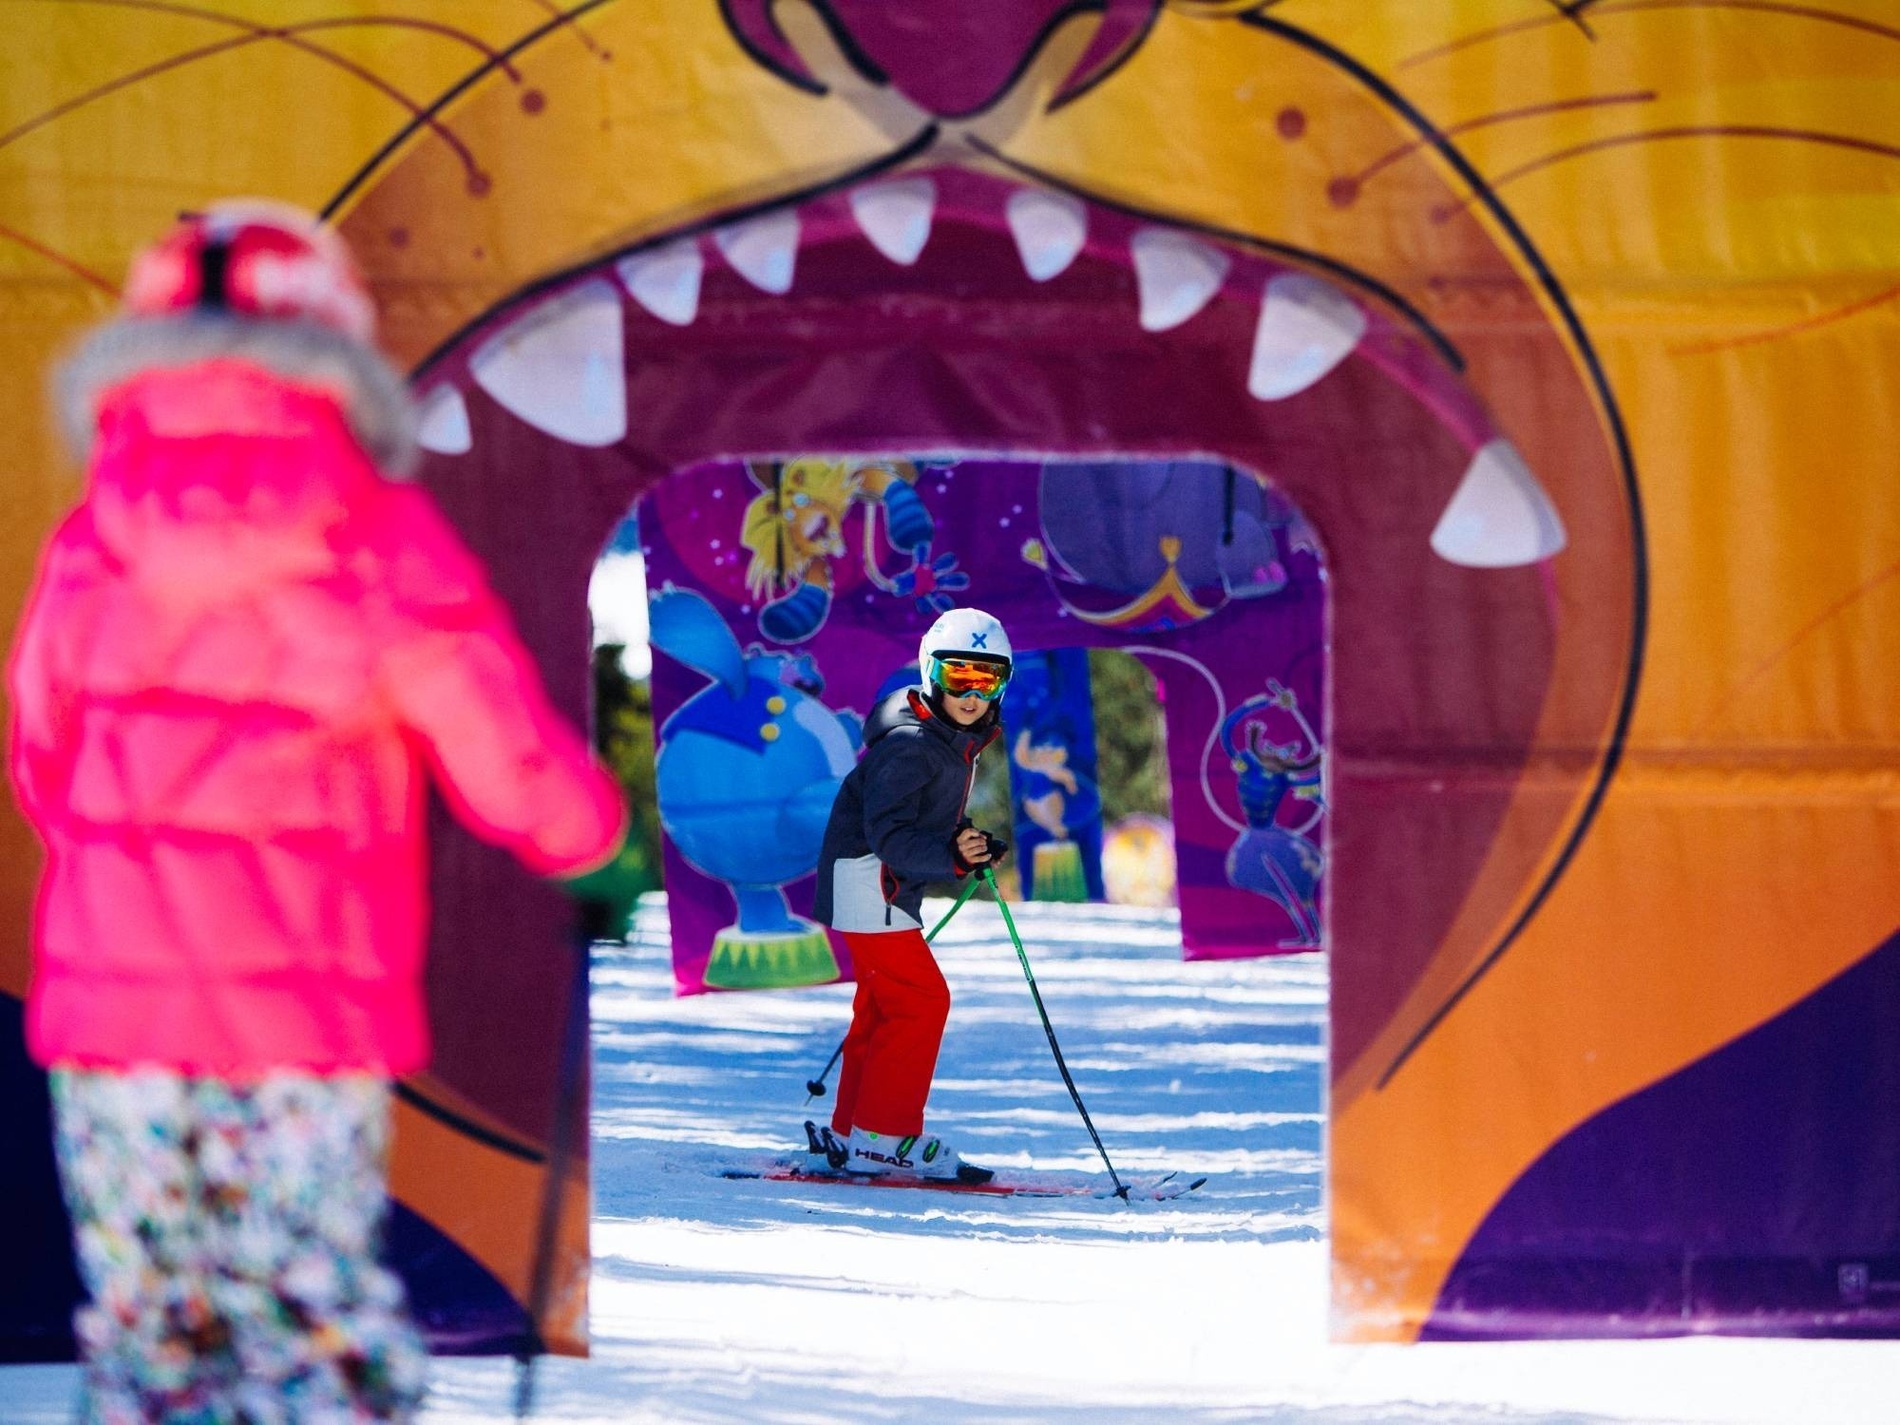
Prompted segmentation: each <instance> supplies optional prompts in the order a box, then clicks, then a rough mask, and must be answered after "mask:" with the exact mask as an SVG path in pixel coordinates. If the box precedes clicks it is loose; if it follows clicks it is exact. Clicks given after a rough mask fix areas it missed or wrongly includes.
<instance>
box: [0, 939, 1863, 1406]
mask: <svg viewBox="0 0 1900 1425" xmlns="http://www.w3.org/2000/svg"><path fill="white" fill-rule="evenodd" d="M945 905H946V906H947V903H945ZM938 913H939V914H940V913H941V908H940V909H939V911H938ZM1018 915H1019V921H1020V923H1021V926H1022V929H1023V932H1024V937H1025V940H1026V942H1027V944H1028V947H1029V954H1030V959H1031V963H1032V964H1033V965H1034V967H1035V970H1036V978H1037V982H1038V983H1039V985H1040V986H1041V988H1042V991H1043V998H1044V1000H1045V1001H1046V1003H1047V1006H1048V1009H1049V1014H1050V1017H1051V1019H1052V1020H1053V1021H1054V1023H1055V1026H1056V1031H1057V1034H1058V1036H1059V1038H1060V1040H1061V1043H1062V1047H1063V1052H1064V1054H1065V1055H1066V1056H1067V1058H1068V1060H1069V1064H1070V1068H1071V1071H1072V1072H1073V1073H1074V1075H1075V1078H1076V1082H1077V1086H1078V1087H1079V1088H1080V1090H1081V1092H1082V1094H1083V1096H1084V1100H1085V1102H1086V1103H1087V1104H1088V1107H1089V1111H1090V1113H1091V1115H1092V1116H1093V1117H1094V1119H1095V1122H1096V1126H1097V1128H1098V1129H1099V1130H1100V1132H1101V1134H1102V1137H1103V1140H1104V1142H1105V1143H1106V1144H1107V1146H1108V1149H1109V1153H1110V1155H1111V1157H1112V1158H1113V1159H1114V1162H1115V1165H1116V1168H1117V1170H1118V1171H1120V1173H1121V1174H1122V1176H1123V1178H1124V1179H1131V1180H1134V1179H1143V1178H1150V1177H1153V1176H1157V1175H1159V1174H1160V1173H1163V1172H1167V1171H1175V1172H1178V1173H1181V1174H1184V1175H1187V1176H1190V1177H1194V1176H1200V1175H1202V1174H1206V1175H1208V1182H1207V1184H1206V1186H1205V1187H1203V1188H1202V1189H1201V1190H1200V1191H1199V1192H1196V1193H1193V1194H1191V1195H1190V1196H1187V1197H1184V1198H1179V1199H1175V1200H1173V1201H1169V1202H1154V1201H1145V1202H1135V1203H1132V1204H1127V1205H1124V1204H1122V1203H1120V1202H1116V1201H1114V1200H1112V1199H1097V1198H1092V1197H1086V1196H1085V1197H1079V1198H1060V1199H1048V1198H1017V1199H1005V1198H996V1197H978V1196H972V1197H956V1196H951V1195H948V1194H928V1195H927V1194H923V1193H905V1192H889V1191H876V1190H871V1189H855V1188H851V1187H848V1186H834V1185H826V1184H803V1183H786V1182H769V1181H757V1180H728V1179H723V1178H721V1177H719V1176H718V1174H719V1171H720V1170H721V1169H723V1168H729V1167H748V1166H759V1165H761V1164H763V1163H764V1162H766V1161H768V1160H769V1159H771V1158H772V1157H773V1156H775V1155H776V1154H780V1153H783V1152H785V1151H787V1150H789V1149H790V1148H792V1147H793V1145H794V1144H797V1143H799V1142H801V1141H802V1132H801V1129H800V1124H801V1122H802V1120H803V1119H804V1118H805V1117H807V1116H819V1115H822V1114H824V1113H826V1112H828V1110H829V1105H830V1100H829V1098H826V1099H821V1100H819V1101H818V1102H816V1103H814V1104H812V1105H811V1106H810V1107H809V1108H806V1107H805V1106H804V1099H805V1092H804V1087H803V1086H804V1082H805V1080H806V1079H807V1078H809V1077H811V1076H812V1075H813V1074H815V1073H817V1072H818V1070H819V1069H820V1068H821V1067H822V1066H823V1065H824V1063H825V1060H826V1059H827V1057H828V1056H829V1055H830V1053H831V1051H832V1049H833V1048H834V1047H835V1046H836V1044H837V1042H838V1039H839V1037H840V1036H841V1035H842V1033H843V1030H844V1026H845V1022H846V1020H847V1017H848V1014H849V1005H850V995H851V989H850V987H849V986H844V985H839V986H826V987H823V988H820V989H815V990H799V991H786V992H776V993H754V994H733V995H701V996H697V997H694V998H690V999H676V998H674V997H673V995H672V974H671V968H670V964H669V962H668V955H667V946H666V924H665V916H664V911H663V908H662V907H661V906H660V905H659V904H658V903H649V904H648V905H647V906H645V907H643V909H642V913H641V915H640V918H639V922H638V927H637V934H636V937H635V939H634V941H633V943H632V944H630V945H628V946H626V947H624V948H622V947H608V946H603V947H600V948H599V950H598V952H597V955H598V958H597V961H596V968H595V973H594V1015H595V1035H594V1041H595V1079H594V1166H593V1171H594V1187H595V1221H594V1232H593V1250H594V1261H595V1266H594V1273H593V1282H592V1330H593V1341H594V1355H593V1358H592V1359H590V1360H586V1361H575V1360H548V1361H543V1362H542V1363H541V1365H540V1367H539V1369H538V1374H537V1410H536V1417H537V1418H539V1419H544V1420H549V1421H562V1422H595V1421H598V1422H607V1421H614V1422H624V1421H667V1422H718V1421H763V1422H772V1425H806V1422H836V1421H899V1420H914V1419H929V1420H933V1421H985V1422H1035V1421H1047V1422H1055V1425H1081V1423H1082V1422H1084V1421H1088V1422H1095V1421H1136V1420H1150V1419H1153V1418H1155V1417H1157V1416H1165V1418H1167V1419H1169V1420H1170V1421H1173V1422H1177V1423H1178V1425H1225V1422H1242V1421H1245V1422H1264V1423H1265V1425H1465V1422H1472V1423H1473V1425H1475V1422H1489V1425H1520V1422H1540V1425H1593V1422H1607V1421H1632V1422H1634V1421H1640V1422H1652V1423H1653V1425H1664V1422H1723V1425H1753V1422H1760V1423H1761V1425H1816V1423H1817V1422H1826V1425H1854V1422H1862V1421H1865V1422H1875V1421H1881V1422H1886V1421H1891V1420H1894V1419H1896V1418H1900V1407H1896V1405H1895V1404H1894V1396H1895V1394H1896V1392H1900V1343H1886V1342H1848V1341H1749V1340H1735V1339H1718V1338H1689V1339H1681V1340H1667V1341H1649V1342H1557V1343H1548V1342H1520V1343H1500V1344H1483V1345H1435V1346H1423V1347H1399V1346H1335V1345H1331V1344H1329V1343H1328V1342H1327V1341H1326V1339H1325V1330H1326V1312H1327V1296H1326V1246H1325V1211H1324V1203H1323V1181H1324V1160H1323V1141H1324V1131H1325V1125H1324V1114H1323V1109H1324V1076H1325V1049H1324V1028H1325V1014H1326V966H1325V961H1324V958H1323V957H1321V956H1317V955H1298V956H1291V957H1283V958H1277V959H1265V960H1240V961H1214V962H1201V963H1198V964H1185V963H1183V962H1182V961H1181V959H1180V937H1179V930H1178V926H1177V924H1176V922H1175V920H1174V918H1173V917H1172V916H1171V915H1169V914H1165V913H1157V912H1146V911H1133V910H1128V909H1123V908H1117V907H1037V906H1028V907H1024V908H1023V909H1022V910H1021V911H1020V912H1018ZM938 950H939V956H940V958H941V960H942V961H943V964H944V970H945V973H946V975H947V977H948V978H949V980H950V984H951V990H952V993H953V996H954V999H955V1006H954V1008H953V1009H952V1012H951V1019H950V1029H949V1033H948V1035H947V1036H946V1039H945V1042H944V1048H943V1055H942V1059H941V1061H940V1064H939V1069H938V1077H937V1084H936V1088H935V1090H934V1092H933V1094H932V1098H931V1115H932V1124H933V1125H934V1126H937V1127H938V1128H940V1129H941V1131H943V1132H945V1133H946V1134H947V1135H948V1136H950V1137H952V1139H953V1141H955V1142H956V1143H957V1144H958V1146H959V1147H960V1148H961V1150H962V1151H963V1152H964V1153H965V1155H966V1156H968V1157H971V1158H973V1159H975V1160H976V1161H979V1162H984V1163H987V1164H990V1165H992V1166H995V1167H998V1168H1004V1169H1009V1168H1033V1169H1035V1170H1036V1171H1037V1172H1038V1173H1047V1174H1051V1175H1054V1176H1056V1177H1058V1178H1063V1179H1067V1180H1071V1181H1074V1182H1077V1183H1082V1182H1088V1183H1102V1182H1105V1181H1106V1174H1105V1173H1104V1172H1103V1170H1102V1166H1101V1160H1100V1158H1099V1157H1098V1156H1097V1155H1096V1153H1095V1150H1094V1147H1093V1145H1092V1144H1091V1143H1090V1141H1089V1139H1088V1136H1087V1134H1086V1132H1085V1131H1084V1130H1083V1127H1082V1125H1081V1121H1080V1120H1079V1118H1077V1116H1076V1114H1075V1111H1074V1107H1073V1105H1072V1104H1071V1103H1070V1102H1069V1098H1068V1094H1067V1092H1066V1091H1065V1090H1064V1088H1063V1087H1062V1083H1061V1080H1060V1078H1059V1077H1058V1076H1057V1074H1056V1070H1055V1067H1054V1065H1053V1063H1052V1062H1051V1060H1050V1057H1049V1048H1048V1044H1047V1041H1046V1040H1045V1039H1044V1037H1043V1032H1042V1028H1041V1025H1040V1024H1039V1023H1038V1021H1037V1019H1036V1016H1035V1012H1034V1009H1033V1006H1032V1005H1031V1002H1030V999H1029V994H1028V990H1027V987H1026V986H1025V985H1024V983H1023V979H1022V973H1021V969H1020V967H1019V966H1018V964H1017V963H1016V959H1015V955H1014V952H1013V951H1012V950H1011V949H1010V946H1009V943H1008V940H1007V939H1006V938H1005V936H1004V933H1003V929H1002V924H1001V920H1000V918H999V917H998V916H997V914H996V912H995V911H994V909H992V908H990V907H987V906H984V905H981V904H980V903H978V904H972V905H971V906H970V907H968V908H967V909H966V910H965V911H964V912H963V913H962V914H961V915H960V916H959V917H958V919H957V920H956V922H955V923H954V924H953V925H952V926H951V927H950V928H949V929H948V930H947V931H946V932H945V934H944V935H943V937H942V938H941V939H940V941H939V942H938ZM834 1076H835V1071H834ZM74 1382H75V1373H74V1371H73V1370H72V1368H70V1367H14V1368H8V1369H0V1421H4V1422H7V1423H8V1425H15V1422H17V1425H41V1422H45V1423H46V1425H51V1422H55V1421H64V1420H65V1419H67V1418H68V1415H69V1411H70V1405H71V1400H72V1394H73V1388H74ZM513 1383H514V1368H513V1365H512V1363H509V1362H506V1361H496V1360H439V1361H437V1362H436V1363H435V1370H434V1387H433V1393H432V1396H431V1400H430V1408H429V1410H428V1413H427V1415H426V1421H427V1423H428V1425H451V1422H495V1423H496V1425H499V1422H505V1421H507V1420H510V1419H512V1418H513V1414H512V1398H513V1397H512V1391H513Z"/></svg>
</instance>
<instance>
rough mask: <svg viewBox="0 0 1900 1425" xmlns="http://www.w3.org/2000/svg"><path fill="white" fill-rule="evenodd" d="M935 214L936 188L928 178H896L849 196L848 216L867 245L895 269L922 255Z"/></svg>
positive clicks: (857, 190) (864, 188)
mask: <svg viewBox="0 0 1900 1425" xmlns="http://www.w3.org/2000/svg"><path fill="white" fill-rule="evenodd" d="M936 212H937V185H936V184H935V183H933V182H931V180H930V179H928V178H923V177H918V178H896V179H892V180H891V181H890V182H888V183H873V184H870V185H868V186H866V187H863V188H857V189H854V190H852V193H851V216H852V217H854V218H856V219H857V220H858V226H859V227H860V228H862V229H864V235H865V236H866V237H867V238H869V239H870V240H871V246H872V247H874V248H876V249H877V250H878V251H879V252H881V253H883V254H884V255H885V256H886V257H888V258H889V259H890V260H891V261H892V262H895V263H896V264H897V265H898V266H899V267H909V266H910V265H911V264H912V263H913V262H915V261H916V260H917V258H918V255H919V254H921V253H922V252H923V250H924V244H925V243H927V242H929V241H930V221H931V219H932V218H933V217H935V216H936Z"/></svg>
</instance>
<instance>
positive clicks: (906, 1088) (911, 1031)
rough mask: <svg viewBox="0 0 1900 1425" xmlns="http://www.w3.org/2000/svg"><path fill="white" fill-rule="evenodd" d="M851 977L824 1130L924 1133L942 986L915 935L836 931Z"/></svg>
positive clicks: (944, 993)
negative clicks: (847, 1022)
mask: <svg viewBox="0 0 1900 1425" xmlns="http://www.w3.org/2000/svg"><path fill="white" fill-rule="evenodd" d="M842 934H843V935H844V943H845V945H846V947H847V948H848V949H849V950H850V951H851V960H852V963H853V964H854V965H855V966H856V967H857V972H858V993H857V998H856V999H854V1000H852V1002H851V1030H850V1032H849V1033H848V1034H846V1035H845V1037H844V1067H843V1069H841V1070H840V1071H839V1073H838V1097H837V1100H836V1102H835V1103H834V1105H833V1107H832V1112H831V1130H832V1132H834V1133H837V1134H840V1135H843V1134H846V1133H849V1132H850V1131H851V1130H852V1128H853V1127H857V1128H862V1129H864V1130H865V1131H866V1132H867V1133H889V1134H893V1135H895V1136H897V1137H900V1138H901V1137H904V1136H905V1135H907V1134H912V1133H921V1132H923V1131H924V1100H925V1099H926V1098H928V1097H929V1096H930V1077H931V1075H932V1074H934V1073H936V1072H937V1050H938V1048H939V1047H941V1046H942V1044H943V1026H944V1021H946V1020H947V1019H949V1017H950V986H948V985H946V984H945V983H944V982H943V971H941V970H939V969H938V968H937V961H936V959H935V958H934V957H933V956H932V955H931V953H930V946H929V944H928V943H927V942H926V941H925V940H924V935H923V932H922V931H921V930H893V931H888V932H884V931H880V932H879V933H877V934H874V935H873V934H866V933H861V932H858V931H851V930H847V931H844V932H842Z"/></svg>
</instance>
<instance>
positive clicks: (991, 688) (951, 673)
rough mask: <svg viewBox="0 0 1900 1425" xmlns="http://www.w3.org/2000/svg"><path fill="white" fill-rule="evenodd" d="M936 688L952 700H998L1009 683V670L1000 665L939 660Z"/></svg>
mask: <svg viewBox="0 0 1900 1425" xmlns="http://www.w3.org/2000/svg"><path fill="white" fill-rule="evenodd" d="M936 675H937V686H938V687H939V688H942V689H943V690H944V691H945V692H946V693H948V694H950V696H951V697H953V698H967V697H971V696H975V697H979V698H982V699H984V700H985V701H989V700H991V699H995V698H999V697H1001V696H1002V694H1003V687H1004V685H1005V684H1007V683H1008V682H1009V669H1008V668H1006V667H1004V666H1003V665H1002V664H1000V663H971V662H967V661H965V660H964V659H961V658H939V659H938V660H937V666H936Z"/></svg>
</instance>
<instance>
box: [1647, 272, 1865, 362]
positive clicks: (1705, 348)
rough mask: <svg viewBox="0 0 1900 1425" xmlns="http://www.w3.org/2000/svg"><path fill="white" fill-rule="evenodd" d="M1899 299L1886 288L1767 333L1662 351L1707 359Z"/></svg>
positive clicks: (1780, 337)
mask: <svg viewBox="0 0 1900 1425" xmlns="http://www.w3.org/2000/svg"><path fill="white" fill-rule="evenodd" d="M1896 297H1900V287H1889V288H1888V289H1887V290H1886V291H1884V292H1876V293H1875V294H1874V295H1873V296H1871V297H1863V298H1862V299H1861V300H1860V301H1858V302H1850V303H1849V304H1848V305H1847V306H1845V307H1836V308H1835V309H1834V310H1833V311H1830V312H1820V313H1817V314H1816V315H1814V316H1812V317H1804V318H1803V319H1802V320H1800V321H1798V322H1790V323H1789V324H1788V325H1787V326H1782V327H1771V328H1769V329H1768V330H1766V331H1758V332H1750V333H1748V335H1746V336H1735V337H1724V338H1722V339H1721V340H1719V341H1696V342H1685V343H1684V344H1683V345H1681V346H1671V347H1667V348H1665V349H1666V350H1667V351H1668V353H1669V354H1670V355H1671V356H1706V355H1708V354H1709V353H1710V352H1712V351H1731V350H1733V349H1734V348H1736V347H1742V346H1760V345H1762V344H1764V343H1767V342H1771V341H1780V340H1782V339H1783V338H1785V337H1791V336H1798V335H1800V334H1801V333H1802V332H1810V331H1817V330H1819V329H1820V328H1822V327H1827V326H1832V325H1833V324H1834V323H1835V322H1844V321H1846V320H1847V319H1848V318H1849V317H1856V316H1859V315H1860V314H1861V313H1862V312H1871V311H1872V310H1873V309H1874V308H1876V307H1881V306H1885V305H1886V304H1887V303H1888V302H1891V301H1892V300H1893V299H1894V298H1896Z"/></svg>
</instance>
